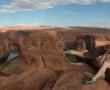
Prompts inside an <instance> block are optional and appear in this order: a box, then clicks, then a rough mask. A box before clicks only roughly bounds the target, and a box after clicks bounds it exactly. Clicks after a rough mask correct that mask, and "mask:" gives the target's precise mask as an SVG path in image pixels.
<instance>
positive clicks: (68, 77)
mask: <svg viewBox="0 0 110 90" xmlns="http://www.w3.org/2000/svg"><path fill="white" fill-rule="evenodd" d="M92 76H93V71H91V69H90V68H89V67H88V66H86V65H84V64H79V65H72V66H71V69H70V68H69V70H68V71H67V72H65V74H63V75H62V76H61V77H60V78H59V79H58V80H57V82H56V84H55V85H54V87H53V89H52V90H109V89H110V86H109V84H108V83H107V82H106V81H104V80H98V81H97V82H96V83H95V84H92V85H85V84H84V83H83V81H84V80H85V79H87V78H88V77H92Z"/></svg>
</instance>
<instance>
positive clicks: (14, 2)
mask: <svg viewBox="0 0 110 90" xmlns="http://www.w3.org/2000/svg"><path fill="white" fill-rule="evenodd" d="M96 2H105V3H110V0H11V1H10V3H9V4H6V5H0V13H5V12H10V13H15V12H17V11H34V10H37V9H48V8H53V7H55V6H57V5H64V4H83V5H86V4H92V3H96Z"/></svg>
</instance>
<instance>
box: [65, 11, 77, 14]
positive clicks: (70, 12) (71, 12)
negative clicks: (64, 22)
mask: <svg viewBox="0 0 110 90" xmlns="http://www.w3.org/2000/svg"><path fill="white" fill-rule="evenodd" d="M76 13H77V12H74V11H70V10H66V11H65V14H68V15H74V14H76Z"/></svg>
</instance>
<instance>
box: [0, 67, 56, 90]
mask: <svg viewBox="0 0 110 90" xmlns="http://www.w3.org/2000/svg"><path fill="white" fill-rule="evenodd" d="M56 80H57V75H56V73H55V71H54V70H52V69H48V68H39V70H36V69H35V68H31V69H29V70H28V71H26V72H24V73H21V74H18V75H11V76H9V77H0V90H51V88H52V87H53V85H54V83H55V81H56Z"/></svg>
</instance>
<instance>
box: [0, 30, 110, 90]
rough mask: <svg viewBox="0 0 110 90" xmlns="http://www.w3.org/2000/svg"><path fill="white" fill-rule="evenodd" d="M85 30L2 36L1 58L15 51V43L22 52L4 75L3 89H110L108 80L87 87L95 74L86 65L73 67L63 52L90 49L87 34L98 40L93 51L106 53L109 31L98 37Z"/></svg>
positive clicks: (0, 79)
mask: <svg viewBox="0 0 110 90" xmlns="http://www.w3.org/2000/svg"><path fill="white" fill-rule="evenodd" d="M81 30H82V31H80V30H78V28H75V30H73V29H72V28H71V29H64V28H53V29H52V28H51V29H45V30H44V29H42V30H41V29H40V30H31V31H30V30H25V31H8V32H6V33H0V57H1V56H3V55H5V54H6V53H7V52H9V51H10V50H11V48H13V43H16V44H18V45H19V46H20V48H21V52H22V54H21V56H20V57H19V58H18V59H16V60H15V61H13V62H12V63H10V65H8V66H7V67H6V68H5V69H4V70H2V73H0V90H109V88H110V86H109V84H108V83H107V82H106V81H105V80H98V82H97V83H96V84H93V85H84V84H83V80H84V79H85V78H87V77H89V76H93V75H94V74H95V72H94V71H93V70H92V69H91V68H90V67H89V66H87V65H85V64H77V63H75V64H72V65H71V62H70V61H69V60H68V59H67V58H66V55H65V53H64V51H63V50H65V49H76V50H79V52H80V51H82V50H83V49H85V48H86V47H85V39H84V37H85V36H86V35H90V36H92V37H93V38H95V40H96V48H95V51H93V52H92V54H94V55H96V56H99V55H102V54H103V53H104V52H105V51H106V50H105V45H106V44H107V45H108V46H109V44H110V43H109V37H108V36H107V35H108V34H109V33H110V32H109V31H102V32H99V31H98V33H97V34H96V30H95V31H90V32H89V31H88V29H87V28H83V29H81ZM90 30H91V29H90ZM107 37H108V38H107ZM106 41H107V43H106ZM100 42H101V44H100ZM103 42H104V43H103ZM90 44H91V42H90ZM90 46H91V45H90ZM90 46H88V47H90ZM108 46H107V47H108Z"/></svg>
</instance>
